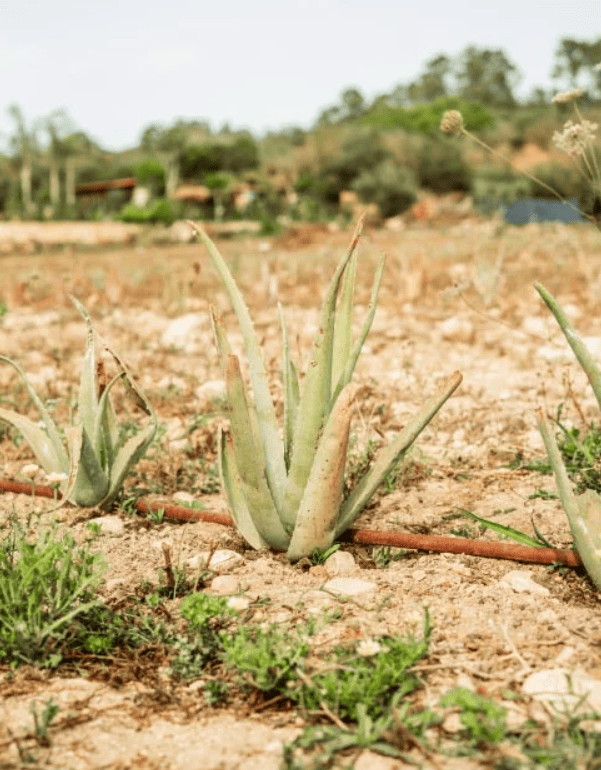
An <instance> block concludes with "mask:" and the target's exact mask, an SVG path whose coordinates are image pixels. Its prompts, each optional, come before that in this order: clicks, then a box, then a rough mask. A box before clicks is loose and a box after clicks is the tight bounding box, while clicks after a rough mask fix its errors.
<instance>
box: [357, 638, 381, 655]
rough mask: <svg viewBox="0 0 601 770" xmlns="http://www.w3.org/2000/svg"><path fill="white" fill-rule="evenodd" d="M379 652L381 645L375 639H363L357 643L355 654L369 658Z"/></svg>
mask: <svg viewBox="0 0 601 770" xmlns="http://www.w3.org/2000/svg"><path fill="white" fill-rule="evenodd" d="M379 652H382V645H381V644H380V642H376V641H375V639H363V640H362V641H361V642H359V644H358V645H357V655H361V657H362V658H370V657H371V656H372V655H377V654H378V653H379Z"/></svg>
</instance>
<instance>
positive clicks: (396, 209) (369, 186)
mask: <svg viewBox="0 0 601 770" xmlns="http://www.w3.org/2000/svg"><path fill="white" fill-rule="evenodd" d="M352 189H353V190H355V192H357V193H358V195H359V197H360V198H361V200H362V201H363V202H364V203H377V204H378V208H379V209H380V213H381V214H382V216H383V217H393V216H396V215H397V214H402V213H403V211H406V210H407V209H408V208H409V207H410V206H411V205H412V204H413V203H415V201H416V200H417V185H416V182H415V176H414V174H413V172H412V171H411V170H410V169H408V168H407V167H405V166H399V165H398V164H397V163H395V161H393V160H385V161H383V162H382V163H380V164H379V165H377V166H376V167H375V168H374V169H372V170H369V171H367V170H366V171H363V172H362V173H361V174H360V175H359V176H358V177H357V178H356V179H355V181H354V182H353V184H352Z"/></svg>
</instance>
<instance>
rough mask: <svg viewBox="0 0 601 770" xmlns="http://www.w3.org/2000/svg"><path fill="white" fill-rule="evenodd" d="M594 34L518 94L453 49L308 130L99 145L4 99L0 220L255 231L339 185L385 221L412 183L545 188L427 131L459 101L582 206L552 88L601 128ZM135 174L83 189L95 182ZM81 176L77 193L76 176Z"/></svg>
mask: <svg viewBox="0 0 601 770" xmlns="http://www.w3.org/2000/svg"><path fill="white" fill-rule="evenodd" d="M599 62H601V38H600V39H599V40H597V41H594V42H586V41H579V40H573V39H567V38H566V39H563V40H561V41H560V42H559V44H558V46H557V49H556V51H555V59H554V68H553V71H552V73H551V79H552V83H553V86H552V87H550V88H548V89H544V88H542V87H538V88H535V89H533V90H532V92H531V93H530V94H529V95H528V97H527V98H525V99H522V100H521V101H520V100H518V99H517V97H516V88H517V87H518V85H519V82H520V80H521V73H520V72H519V70H518V68H517V67H516V65H515V64H513V63H512V62H511V61H510V60H509V58H508V57H507V56H506V54H505V53H504V52H503V51H502V50H500V49H497V50H491V49H486V48H478V47H476V46H469V47H467V48H466V49H465V50H464V51H463V52H462V53H461V54H460V55H459V56H457V57H455V58H451V57H449V56H446V55H444V54H440V55H438V56H436V57H435V58H433V59H431V60H430V61H428V62H426V63H425V65H424V68H423V71H422V73H421V74H420V76H419V77H418V78H417V79H416V80H415V81H414V82H412V83H408V84H399V85H397V86H396V87H395V88H394V89H393V90H392V91H391V92H390V93H383V94H380V95H378V96H377V97H376V98H375V99H372V100H368V99H366V98H365V96H364V95H363V94H362V93H361V92H360V91H359V90H358V89H356V88H347V89H346V90H344V91H343V92H342V94H341V95H340V98H339V100H338V102H337V103H336V104H333V105H331V106H329V107H326V108H325V109H324V110H323V111H322V113H321V114H320V115H319V117H318V119H317V121H316V122H315V124H314V125H312V126H310V127H308V128H302V127H298V126H297V127H288V128H285V129H282V130H280V131H277V132H271V133H268V134H267V135H265V136H262V137H255V136H253V135H252V134H250V133H249V132H245V131H236V130H234V129H232V128H230V127H229V126H223V127H221V128H220V129H218V130H212V129H211V127H210V125H209V124H208V123H207V122H205V121H203V120H184V119H180V120H177V121H176V122H175V123H173V124H171V125H165V124H161V123H155V124H152V125H149V126H147V127H146V128H145V129H144V130H143V131H142V133H141V136H140V139H139V143H138V145H137V146H136V147H133V148H131V149H129V150H126V151H124V152H109V151H107V150H106V149H104V148H102V147H101V146H99V145H98V144H97V143H96V142H95V141H94V140H93V139H92V138H91V137H90V136H88V135H87V134H86V133H84V132H83V131H81V130H79V129H78V127H77V126H75V125H74V124H73V121H72V120H71V119H70V117H69V115H68V114H67V113H66V111H65V110H57V111H55V112H53V113H52V114H51V115H48V116H45V117H43V118H40V119H39V120H36V121H34V122H32V123H28V122H27V121H26V120H25V119H24V116H23V114H22V112H21V110H20V109H19V107H18V105H13V106H11V107H10V108H9V114H10V117H11V119H12V123H13V127H14V128H13V132H12V134H11V135H10V137H8V142H7V145H6V147H7V149H6V152H5V153H4V154H0V217H1V218H5V219H8V218H15V217H19V218H29V219H44V218H47V219H51V218H54V219H69V218H72V219H75V218H88V219H104V218H121V219H124V220H129V221H140V222H146V221H148V222H153V221H162V222H165V223H169V222H171V221H174V220H175V219H177V218H180V217H191V218H245V219H248V218H253V219H258V220H260V221H261V222H262V223H263V226H264V229H265V231H268V230H269V229H270V228H271V227H273V228H276V227H277V222H278V218H280V220H281V217H282V216H286V217H289V218H291V219H303V220H321V219H328V218H331V217H333V216H338V215H340V211H341V209H340V199H341V193H343V192H345V191H349V192H351V193H354V196H355V198H356V199H357V200H359V201H361V202H362V203H364V204H367V203H375V204H377V205H378V207H379V210H380V213H381V215H382V216H384V217H390V216H394V215H396V214H399V213H402V212H403V211H405V210H406V209H407V208H408V207H409V206H411V205H412V203H413V202H414V201H415V200H416V199H417V194H418V191H419V190H427V191H431V192H432V193H437V194H443V193H447V192H451V191H461V192H464V193H469V194H471V195H473V196H474V197H475V198H476V199H478V198H482V199H484V198H486V199H491V198H492V199H493V200H494V199H495V198H496V199H498V200H499V201H502V200H509V199H511V198H512V197H516V196H527V195H533V196H535V197H546V196H547V197H548V196H550V193H548V191H547V190H546V189H545V188H544V187H540V186H537V185H536V184H535V183H533V182H531V181H529V180H528V179H525V178H524V177H522V176H520V175H518V174H517V173H516V172H515V171H514V170H513V169H511V168H510V167H509V166H507V165H506V164H503V163H502V162H500V161H498V159H496V158H495V156H491V155H490V154H488V153H487V152H486V151H484V150H481V149H479V148H478V146H477V145H475V144H474V143H472V142H469V141H466V140H458V139H457V138H456V137H447V136H444V135H442V134H441V133H440V132H439V131H438V126H439V123H440V117H441V115H442V113H443V112H444V111H445V110H447V109H459V110H461V112H462V113H463V115H464V118H465V123H466V127H467V128H468V129H469V130H470V131H471V132H472V133H474V134H475V135H476V136H477V137H479V138H480V139H482V140H483V141H485V142H486V143H487V144H489V145H490V146H492V147H493V148H495V149H496V150H498V151H500V152H503V153H504V154H506V155H512V154H514V153H515V152H516V151H519V150H520V149H521V148H523V147H524V146H525V145H528V146H530V147H532V146H535V147H537V148H539V149H540V150H542V151H544V153H547V154H543V155H542V157H544V162H542V163H541V164H540V166H539V167H537V168H535V169H530V171H533V172H534V173H535V175H536V176H538V177H539V178H541V179H542V180H543V181H544V182H545V183H547V184H549V185H550V186H552V187H553V188H555V189H556V190H558V191H559V192H560V193H561V195H562V196H564V197H566V198H576V199H578V200H579V201H580V203H581V205H583V207H584V208H585V209H586V208H587V207H588V205H589V202H588V201H587V195H588V196H589V197H590V189H589V186H588V185H587V184H586V181H585V180H584V179H583V178H582V175H581V174H579V173H578V169H577V168H575V167H573V166H570V165H569V164H568V165H566V164H565V163H562V159H560V158H558V157H554V156H555V155H556V154H555V153H554V148H553V143H552V137H553V133H554V131H556V130H557V129H559V128H560V127H561V126H562V125H563V123H564V122H565V121H566V120H567V119H570V118H572V117H573V115H572V106H571V105H562V104H552V97H553V95H554V94H556V93H558V92H560V91H564V90H568V89H571V88H575V87H584V88H585V89H586V94H585V96H584V97H583V98H582V99H581V100H580V102H579V107H580V109H581V111H582V113H583V114H584V115H585V117H587V118H588V119H589V120H592V121H594V122H599V123H601V69H599V68H598V67H596V65H597V64H598V63H599ZM115 179H121V180H126V179H131V180H135V185H136V186H137V188H138V192H137V193H136V192H134V195H133V198H132V188H133V185H134V182H132V183H131V184H130V185H129V187H127V186H123V187H121V188H119V187H117V188H114V189H108V190H102V189H101V187H100V188H98V187H97V188H96V189H95V190H90V189H89V184H90V183H93V182H103V181H104V180H115ZM86 184H88V190H87V191H86V188H85V185H86Z"/></svg>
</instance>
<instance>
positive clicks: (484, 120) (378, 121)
mask: <svg viewBox="0 0 601 770" xmlns="http://www.w3.org/2000/svg"><path fill="white" fill-rule="evenodd" d="M445 110H459V111H460V112H461V114H462V115H463V119H464V121H465V125H466V127H467V128H468V129H469V130H471V131H482V130H484V129H490V128H493V127H494V125H495V119H494V117H493V116H492V114H491V113H490V112H489V110H487V109H486V107H483V106H482V105H481V104H477V103H476V102H466V101H463V100H462V99H459V98H458V97H456V96H445V97H442V98H440V99H435V100H434V101H432V102H428V103H426V104H418V105H415V106H414V107H393V106H390V105H386V104H380V105H378V106H377V107H376V108H375V109H374V110H373V111H371V112H368V113H367V114H366V115H365V116H364V117H363V118H361V123H363V124H364V125H369V126H372V127H374V128H381V129H382V128H383V129H398V128H402V129H404V130H405V131H411V132H415V133H419V134H429V135H434V134H436V133H437V131H438V127H439V125H440V116H441V114H442V113H443V112H445Z"/></svg>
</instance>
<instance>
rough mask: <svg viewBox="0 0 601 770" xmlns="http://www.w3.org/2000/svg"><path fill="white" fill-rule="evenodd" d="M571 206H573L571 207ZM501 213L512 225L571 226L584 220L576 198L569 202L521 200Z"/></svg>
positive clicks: (508, 205)
mask: <svg viewBox="0 0 601 770" xmlns="http://www.w3.org/2000/svg"><path fill="white" fill-rule="evenodd" d="M569 204H572V205H571V206H570V205H569ZM572 206H574V208H572ZM501 211H502V214H503V217H504V219H505V221H506V222H509V224H511V225H525V224H527V223H528V222H549V221H559V222H564V223H566V224H569V223H570V222H582V221H583V220H584V217H583V215H582V214H581V212H580V211H578V201H577V200H576V198H573V199H572V200H570V201H569V202H564V201H549V200H544V199H539V198H519V199H518V200H516V201H513V202H512V203H506V204H505V205H504V206H503V207H502V209H501Z"/></svg>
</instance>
